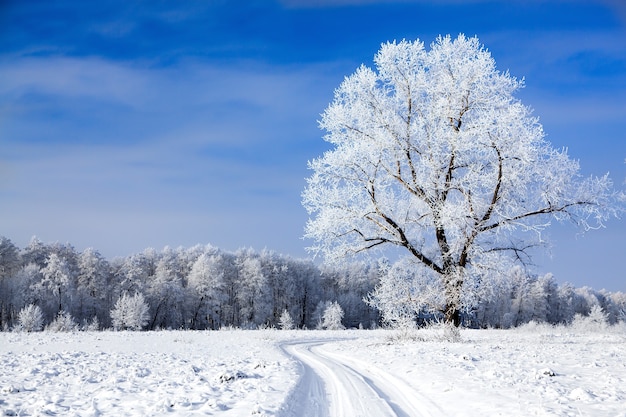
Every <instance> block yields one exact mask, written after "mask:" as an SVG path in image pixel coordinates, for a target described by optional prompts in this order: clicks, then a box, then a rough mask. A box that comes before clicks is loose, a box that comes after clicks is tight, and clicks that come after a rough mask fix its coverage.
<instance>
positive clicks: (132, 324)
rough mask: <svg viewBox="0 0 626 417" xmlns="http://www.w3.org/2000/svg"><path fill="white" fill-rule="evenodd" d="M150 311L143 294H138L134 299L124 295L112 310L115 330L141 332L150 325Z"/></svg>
mask: <svg viewBox="0 0 626 417" xmlns="http://www.w3.org/2000/svg"><path fill="white" fill-rule="evenodd" d="M148 310H149V307H148V304H146V302H145V301H144V298H143V295H142V294H141V293H136V294H135V295H134V296H132V297H129V296H128V294H124V295H123V296H121V297H120V298H119V299H118V300H117V302H116V303H115V306H114V307H113V310H111V320H112V321H113V328H115V330H126V329H128V330H141V329H142V328H143V327H144V326H145V325H146V324H148V317H149V316H148Z"/></svg>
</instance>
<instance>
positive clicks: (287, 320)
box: [278, 309, 295, 330]
mask: <svg viewBox="0 0 626 417" xmlns="http://www.w3.org/2000/svg"><path fill="white" fill-rule="evenodd" d="M278 326H279V327H280V328H281V330H292V329H293V328H294V327H295V324H294V322H293V319H292V318H291V314H289V311H287V309H284V310H283V312H282V314H281V315H280V319H279V320H278Z"/></svg>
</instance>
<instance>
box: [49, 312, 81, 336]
mask: <svg viewBox="0 0 626 417" xmlns="http://www.w3.org/2000/svg"><path fill="white" fill-rule="evenodd" d="M77 328H78V325H77V324H76V322H75V321H74V318H73V317H72V315H71V314H70V313H68V312H67V311H63V310H61V311H59V314H57V316H56V318H55V319H54V320H53V321H52V323H50V324H49V325H48V326H47V327H46V331H49V332H71V331H74V330H76V329H77Z"/></svg>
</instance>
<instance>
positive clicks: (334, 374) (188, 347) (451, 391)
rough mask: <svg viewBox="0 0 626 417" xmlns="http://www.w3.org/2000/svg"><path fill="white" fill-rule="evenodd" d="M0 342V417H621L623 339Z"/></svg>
mask: <svg viewBox="0 0 626 417" xmlns="http://www.w3.org/2000/svg"><path fill="white" fill-rule="evenodd" d="M395 336H397V333H394V332H392V331H383V330H377V331H356V330H354V331H277V330H258V331H240V330H224V331H217V332H193V331H162V332H95V333H90V332H77V333H47V332H43V333H0V414H1V415H20V416H49V415H53V416H54V415H57V416H109V415H110V416H122V415H124V416H157V415H170V416H173V415H180V416H187V415H190V416H192V415H219V416H259V415H260V416H264V415H265V416H284V417H291V416H298V417H301V416H346V417H353V416H354V417H356V416H385V415H397V416H405V417H406V416H594V417H596V416H612V417H617V416H621V417H626V333H625V332H624V330H623V328H622V329H621V330H617V329H609V330H606V331H603V332H591V333H582V332H574V331H572V330H570V329H564V328H557V329H554V328H547V327H542V326H536V327H532V326H530V327H528V326H527V327H526V328H524V329H521V330H500V331H498V330H464V331H463V332H462V334H461V338H462V340H461V341H460V342H457V343H450V342H445V341H442V340H440V339H441V334H440V333H438V332H437V331H429V330H426V331H419V332H417V333H415V334H414V336H415V337H414V338H413V339H406V338H404V339H401V340H395V341H394V342H393V343H391V341H392V340H393V339H394V337H395Z"/></svg>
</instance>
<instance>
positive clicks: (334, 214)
mask: <svg viewBox="0 0 626 417" xmlns="http://www.w3.org/2000/svg"><path fill="white" fill-rule="evenodd" d="M374 62H375V68H374V69H371V68H368V67H366V66H361V67H360V68H358V70H357V71H356V72H355V73H354V74H352V75H350V76H349V77H346V78H345V80H344V81H343V83H342V84H341V85H340V86H339V88H338V89H337V90H336V91H335V96H334V100H333V102H332V103H331V104H330V105H329V106H328V108H327V109H326V110H325V111H324V113H323V114H322V118H321V121H320V126H321V128H322V129H324V130H325V131H326V132H327V134H326V135H325V140H326V141H328V142H329V143H330V144H332V149H330V150H329V151H327V152H326V153H325V154H324V155H323V156H321V157H319V158H317V159H314V160H313V161H311V162H310V163H309V166H310V168H311V169H312V170H313V174H312V176H311V177H310V178H309V179H308V185H307V187H306V189H305V190H304V192H303V204H304V206H305V207H306V209H307V210H308V212H309V214H310V216H311V219H310V220H309V221H308V223H307V226H306V231H305V236H306V237H307V238H311V239H313V240H314V242H315V243H314V245H313V246H312V247H311V248H310V249H311V250H312V251H313V252H315V253H318V252H321V253H323V254H324V255H325V256H326V258H327V259H329V260H338V259H340V258H343V257H345V256H349V255H354V254H358V253H360V252H364V251H371V250H373V249H386V248H389V247H396V248H401V249H402V251H404V253H406V254H407V255H409V256H410V257H412V258H413V259H414V261H415V264H416V267H417V268H420V271H419V272H420V273H421V274H428V275H432V276H434V277H436V278H437V279H438V282H439V283H440V284H439V285H440V288H441V291H442V292H443V300H444V302H443V305H442V306H441V310H442V311H443V313H444V318H445V320H446V321H447V322H449V323H454V324H455V325H456V326H458V325H459V324H460V311H461V309H462V307H463V305H462V303H463V301H462V300H463V296H464V292H465V291H466V290H467V287H468V283H469V282H473V283H474V284H473V285H475V283H476V281H475V278H477V277H480V275H481V274H483V273H485V271H490V272H493V270H494V269H497V268H499V266H500V265H501V264H502V265H507V266H506V267H507V268H508V267H509V265H510V263H508V262H503V259H504V258H508V259H518V260H523V259H524V258H525V257H526V256H527V255H529V254H528V251H527V250H528V248H530V247H532V246H534V245H536V244H541V243H543V238H542V231H543V230H544V229H545V228H546V227H547V226H548V225H549V224H550V222H551V221H552V220H553V219H556V220H571V221H573V222H574V223H576V224H577V225H578V226H580V227H581V228H583V229H589V228H595V227H598V226H601V225H602V223H603V222H604V221H605V220H606V219H607V217H609V216H611V214H612V213H613V212H614V210H613V209H611V206H612V204H613V200H614V193H613V191H612V184H611V181H610V179H609V178H608V177H607V176H603V177H599V178H597V177H590V178H582V177H581V174H580V173H579V165H578V163H577V162H576V161H574V160H572V159H570V158H569V157H568V155H567V152H566V151H565V150H559V149H554V148H553V147H552V146H551V145H550V143H548V142H547V141H546V140H545V138H544V133H543V130H542V126H541V125H540V123H539V122H538V120H537V118H535V117H533V116H532V114H531V110H530V109H529V108H528V107H526V106H525V105H523V104H522V103H521V102H520V101H519V100H518V99H516V98H515V97H514V93H515V92H516V91H517V90H519V89H520V88H521V87H522V86H523V82H522V81H521V80H518V79H516V78H514V77H512V76H511V75H509V73H508V72H500V71H498V70H497V69H496V65H495V61H494V60H493V58H492V57H491V55H490V53H489V52H488V51H487V50H486V49H484V48H483V47H482V46H481V45H480V43H479V41H478V39H476V38H466V37H465V36H463V35H460V36H459V37H458V38H456V39H451V38H450V37H449V36H448V37H440V38H438V39H437V40H436V41H435V42H434V43H433V44H432V45H431V48H430V50H427V49H426V48H425V47H424V44H423V43H421V42H419V41H415V42H409V41H402V42H399V43H396V42H393V43H386V44H383V45H382V47H381V49H380V51H379V52H378V53H377V55H376V56H375V59H374Z"/></svg>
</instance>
